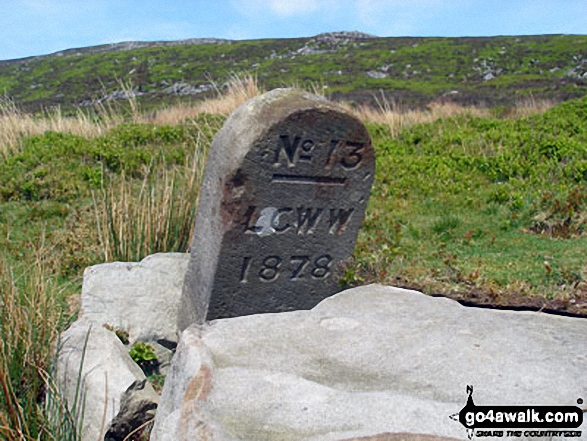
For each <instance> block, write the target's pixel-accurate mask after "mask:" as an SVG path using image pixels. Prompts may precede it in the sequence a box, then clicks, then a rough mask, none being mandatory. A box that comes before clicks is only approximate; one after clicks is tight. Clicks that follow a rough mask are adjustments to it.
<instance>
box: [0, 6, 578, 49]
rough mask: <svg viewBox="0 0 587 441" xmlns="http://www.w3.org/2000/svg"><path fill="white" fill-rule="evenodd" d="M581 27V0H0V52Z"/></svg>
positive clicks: (485, 33) (555, 30)
mask: <svg viewBox="0 0 587 441" xmlns="http://www.w3.org/2000/svg"><path fill="white" fill-rule="evenodd" d="M342 30H345V31H353V30H357V31H362V32H367V33H370V34H374V35H377V36H381V37H393V36H457V37H458V36H492V35H530V34H587V0H167V1H162V0H0V43H1V44H0V60H5V59H11V58H20V57H26V56H31V55H40V54H47V53H51V52H56V51H59V50H62V49H69V48H75V47H84V46H92V45H97V44H104V43H115V42H120V41H135V40H139V41H152V40H178V39H185V38H196V37H218V38H229V39H255V38H288V37H310V36H313V35H316V34H319V33H322V32H330V31H342Z"/></svg>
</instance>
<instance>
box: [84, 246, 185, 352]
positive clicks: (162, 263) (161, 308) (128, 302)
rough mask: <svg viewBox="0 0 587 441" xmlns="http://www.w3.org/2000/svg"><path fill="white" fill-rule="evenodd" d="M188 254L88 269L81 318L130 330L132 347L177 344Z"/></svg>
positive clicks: (168, 254)
mask: <svg viewBox="0 0 587 441" xmlns="http://www.w3.org/2000/svg"><path fill="white" fill-rule="evenodd" d="M188 260H189V254H187V253H186V254H184V253H165V254H164V253H159V254H154V255H152V256H148V257H146V258H144V259H143V260H142V261H141V262H139V263H126V262H125V263H123V262H114V263H104V264H101V265H95V266H91V267H89V268H86V270H85V272H84V282H83V287H82V299H81V303H82V316H83V317H84V318H86V319H88V320H91V321H92V322H95V323H97V324H98V325H100V326H101V325H104V324H108V325H110V326H113V327H114V328H117V329H123V330H126V331H128V333H129V339H130V341H131V343H133V342H135V341H137V340H141V341H157V340H168V341H175V342H177V335H178V334H177V331H176V329H177V309H178V305H179V301H180V297H181V289H182V286H183V278H184V276H185V272H186V268H187V263H188Z"/></svg>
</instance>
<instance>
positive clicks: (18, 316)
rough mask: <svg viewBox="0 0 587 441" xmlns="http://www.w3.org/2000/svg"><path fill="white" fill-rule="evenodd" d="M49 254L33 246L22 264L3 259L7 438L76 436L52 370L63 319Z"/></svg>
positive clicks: (1, 399) (1, 350)
mask: <svg viewBox="0 0 587 441" xmlns="http://www.w3.org/2000/svg"><path fill="white" fill-rule="evenodd" d="M47 253H48V250H47V248H45V247H44V246H43V245H42V244H41V245H40V246H38V247H36V248H34V249H33V250H32V254H31V256H30V257H31V258H32V261H28V262H27V263H26V265H25V267H24V268H15V267H14V266H11V265H10V264H9V263H8V260H7V259H6V257H5V256H1V257H0V438H1V439H6V440H9V441H13V440H14V441H17V440H18V441H29V440H39V439H59V440H74V439H75V430H74V424H73V420H72V418H71V416H70V415H69V414H68V412H67V410H66V408H65V405H64V403H62V402H61V401H60V399H59V394H57V393H56V391H55V387H54V384H53V382H52V379H51V374H50V371H51V360H52V359H53V354H54V347H53V344H54V343H55V341H56V338H57V333H58V330H59V329H60V328H61V326H62V325H63V322H64V320H65V317H64V308H63V305H62V304H60V301H61V300H60V299H62V298H63V295H62V293H61V292H60V290H59V288H58V286H57V284H56V282H55V279H54V275H52V274H48V272H47V265H46V262H45V256H46V254H47ZM50 412H51V415H52V418H49V413H50Z"/></svg>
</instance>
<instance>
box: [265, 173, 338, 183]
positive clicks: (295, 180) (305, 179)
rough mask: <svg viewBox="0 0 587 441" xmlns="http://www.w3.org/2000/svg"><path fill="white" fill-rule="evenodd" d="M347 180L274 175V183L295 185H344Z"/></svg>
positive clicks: (326, 177) (329, 177)
mask: <svg viewBox="0 0 587 441" xmlns="http://www.w3.org/2000/svg"><path fill="white" fill-rule="evenodd" d="M346 180H347V178H336V177H331V176H304V175H280V174H274V175H273V179H272V181H273V182H283V183H288V184H289V183H293V184H325V185H344V184H345V183H346Z"/></svg>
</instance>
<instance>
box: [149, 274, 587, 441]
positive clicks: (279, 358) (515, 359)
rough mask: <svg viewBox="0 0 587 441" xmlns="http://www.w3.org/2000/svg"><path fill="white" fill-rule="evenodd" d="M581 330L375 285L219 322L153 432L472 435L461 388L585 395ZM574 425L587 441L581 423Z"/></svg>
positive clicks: (260, 436) (185, 359) (562, 320)
mask: <svg viewBox="0 0 587 441" xmlns="http://www.w3.org/2000/svg"><path fill="white" fill-rule="evenodd" d="M585 335H587V320H585V319H578V318H569V317H560V316H553V315H547V314H542V313H531V312H512V311H496V310H488V309H480V308H467V307H464V306H461V305H459V304H458V303H456V302H454V301H452V300H449V299H444V298H432V297H429V296H425V295H423V294H421V293H418V292H415V291H408V290H403V289H397V288H390V287H383V286H377V285H372V286H367V287H362V288H356V289H353V290H349V291H345V292H343V293H340V294H338V295H336V296H333V297H330V298H328V299H326V300H324V301H322V302H321V303H320V304H319V305H317V306H316V307H315V308H313V309H312V310H311V311H294V312H287V313H282V314H262V315H252V316H248V317H236V318H229V319H222V320H216V321H213V322H211V323H210V324H209V325H204V326H201V327H199V328H198V327H195V326H192V327H190V328H188V329H187V330H186V331H185V332H184V333H183V335H182V339H181V342H180V345H179V347H178V352H177V354H176V358H175V359H174V362H173V365H172V368H171V372H172V374H171V376H170V378H169V379H168V380H167V381H166V383H165V388H164V392H163V396H162V403H161V406H160V408H161V409H163V410H162V411H161V412H159V413H158V415H157V417H156V421H157V422H156V430H155V434H156V435H155V437H154V438H153V440H156V441H161V440H177V441H182V440H189V439H211V440H239V441H244V440H251V441H253V440H254V441H263V440H271V441H279V440H281V441H284V440H288V441H289V440H311V441H329V440H348V439H357V438H358V439H362V438H361V437H367V438H365V439H373V440H386V439H389V440H396V439H406V440H416V439H422V440H424V439H426V437H424V435H430V436H438V437H452V438H458V439H466V438H467V432H466V430H465V429H464V427H463V426H462V425H461V424H460V423H458V422H455V421H453V420H451V419H450V418H449V416H450V415H452V414H455V413H458V412H459V411H460V410H461V409H462V408H463V407H464V405H465V404H466V402H467V393H466V386H467V385H473V386H474V391H475V392H474V399H475V404H476V405H550V406H553V405H556V406H561V405H567V406H576V405H577V400H578V399H579V398H583V399H584V400H585V399H586V397H587V339H585ZM583 407H584V405H583ZM586 419H587V418H586ZM195 430H200V431H202V432H201V433H202V434H204V435H205V436H204V435H202V438H194V433H196V432H194V431H195ZM579 430H582V431H583V437H582V438H579V439H587V421H584V423H583V425H582V427H581V428H580V429H579ZM190 436H192V438H190ZM369 437H370V438H369ZM402 437H403V438H402ZM507 438H508V437H507V436H505V437H504V438H502V439H507ZM516 439H524V437H522V438H516ZM532 439H543V438H532ZM575 439H576V438H575Z"/></svg>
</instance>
